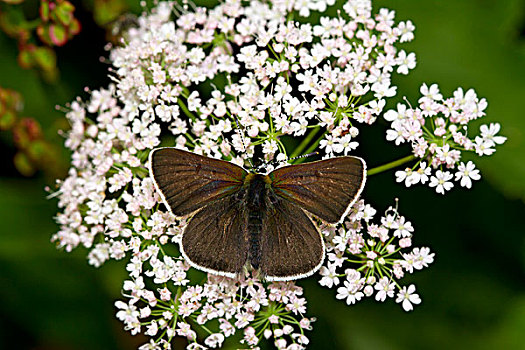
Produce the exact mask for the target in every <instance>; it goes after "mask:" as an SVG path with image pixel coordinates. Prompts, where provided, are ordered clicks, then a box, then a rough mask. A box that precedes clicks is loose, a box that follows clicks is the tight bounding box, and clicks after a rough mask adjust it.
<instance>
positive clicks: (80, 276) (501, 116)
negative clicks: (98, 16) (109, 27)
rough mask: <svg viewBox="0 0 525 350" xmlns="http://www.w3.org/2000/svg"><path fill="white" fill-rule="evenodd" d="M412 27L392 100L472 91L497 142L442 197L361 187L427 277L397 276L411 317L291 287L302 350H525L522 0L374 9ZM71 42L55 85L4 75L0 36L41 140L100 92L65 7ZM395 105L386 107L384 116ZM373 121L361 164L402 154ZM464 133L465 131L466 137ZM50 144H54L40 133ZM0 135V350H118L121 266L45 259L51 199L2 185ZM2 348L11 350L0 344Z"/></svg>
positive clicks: (6, 145) (309, 287) (6, 81)
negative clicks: (418, 254)
mask: <svg viewBox="0 0 525 350" xmlns="http://www.w3.org/2000/svg"><path fill="white" fill-rule="evenodd" d="M381 6H387V7H389V8H391V9H394V10H396V19H397V20H406V19H410V20H412V22H414V24H415V25H416V28H417V29H416V33H415V34H416V39H415V40H414V42H412V43H409V44H405V45H404V46H402V47H403V48H404V49H405V50H407V51H415V52H416V54H417V60H418V65H417V68H416V69H415V70H414V71H412V72H411V74H410V75H408V76H395V78H394V83H395V84H396V85H397V86H398V87H399V88H398V95H399V96H398V98H399V97H401V95H406V96H407V97H408V98H409V100H410V101H411V102H412V103H413V104H415V103H416V100H417V98H418V96H419V86H420V85H421V83H423V82H426V83H427V84H430V83H433V82H437V83H439V84H440V87H441V90H442V93H443V94H444V96H450V95H451V93H452V91H453V90H455V88H456V87H458V86H462V87H463V88H464V89H468V88H470V87H474V88H475V89H476V91H477V92H478V95H479V96H482V97H486V98H487V99H488V101H489V107H488V109H487V116H486V117H485V118H483V119H482V120H481V121H479V123H477V124H478V125H479V124H481V123H488V122H500V123H501V124H502V134H503V135H505V136H507V137H508V138H509V139H508V141H507V143H506V144H505V145H504V146H503V147H499V148H498V151H497V152H496V153H495V155H493V156H491V157H485V158H484V159H483V160H479V161H478V160H476V163H477V164H478V166H479V167H480V168H481V171H482V181H481V182H478V183H476V184H475V186H474V189H473V190H470V191H466V190H463V189H459V188H456V189H454V190H453V191H452V192H451V193H449V194H447V195H446V196H441V195H437V194H435V193H434V191H433V190H431V189H428V188H425V187H421V186H420V187H417V188H411V189H405V188H404V187H403V186H401V185H399V184H396V183H395V181H394V180H393V173H386V174H381V175H377V176H374V177H371V178H370V179H369V181H368V183H367V188H366V189H365V194H364V195H365V198H366V200H367V201H368V202H369V203H371V204H372V205H374V206H375V207H376V208H377V209H378V210H379V211H383V210H384V209H386V207H388V206H389V205H391V204H393V200H394V198H395V197H396V196H397V197H399V198H400V211H401V213H402V214H403V215H405V216H406V217H407V218H408V219H409V220H411V221H412V223H413V225H414V226H415V229H416V231H415V236H414V243H415V245H416V246H430V247H431V249H432V250H433V251H434V252H435V253H436V259H435V262H434V264H433V265H432V266H431V268H429V269H427V270H424V271H420V272H418V273H416V274H414V275H411V276H409V277H408V278H406V279H405V283H415V284H416V285H417V288H418V292H419V294H420V295H421V296H422V298H423V303H422V304H421V305H420V306H418V307H416V309H415V311H413V312H411V313H406V312H404V311H403V310H402V309H401V307H400V306H399V305H397V304H395V303H394V302H393V301H392V300H390V301H388V302H387V303H384V304H379V303H377V302H375V301H373V300H366V301H364V302H361V303H359V304H358V305H356V306H352V307H346V304H344V303H343V302H340V301H337V300H336V299H335V291H334V290H328V289H325V288H322V287H320V286H318V285H316V282H315V280H314V279H309V280H306V281H301V282H300V284H301V285H303V286H304V287H305V293H306V296H307V297H308V300H309V304H308V306H309V314H310V315H312V316H313V315H315V316H316V317H317V322H316V323H315V324H314V326H315V328H314V331H313V332H312V333H311V334H310V336H311V344H310V345H311V348H312V349H331V348H333V349H379V350H381V349H465V348H468V349H523V348H525V345H524V344H525V293H524V291H525V289H524V284H525V278H524V277H525V274H524V262H525V260H524V253H525V245H524V235H523V233H524V232H525V229H524V228H523V224H524V222H525V220H524V218H525V210H524V209H525V205H524V203H523V200H524V199H525V138H524V130H525V115H524V112H523V101H524V100H525V46H524V43H525V2H524V1H522V0H506V1H496V0H492V1H489V0H477V1H475V0H464V1H457V0H446V1H444V0H441V1H438V0H435V1H430V0H426V1H418V0H399V1H386V0H383V1H375V2H374V8H375V9H378V8H379V7H381ZM77 16H78V17H79V18H80V20H81V21H82V23H83V31H82V33H81V34H80V35H79V36H78V37H77V38H75V39H74V40H73V41H72V42H71V43H68V44H67V45H66V46H65V47H64V48H60V49H58V50H57V54H58V59H59V68H60V71H61V79H60V81H59V83H58V84H54V85H48V84H45V83H43V82H42V81H41V80H40V79H39V78H38V75H37V74H36V73H35V72H33V71H24V70H22V69H20V68H19V67H18V66H17V64H16V60H15V59H16V52H17V50H16V46H15V44H14V42H13V41H12V40H11V39H9V38H6V37H5V36H4V35H3V34H0V86H2V87H9V88H13V89H16V90H18V91H20V92H22V93H23V96H24V98H25V114H26V115H28V116H33V117H36V118H37V119H38V120H40V121H41V122H42V124H43V126H44V127H45V128H47V129H50V130H51V129H52V128H51V127H50V126H51V125H52V124H53V123H55V122H56V119H57V118H59V117H61V114H60V113H58V112H55V111H54V106H55V105H56V104H60V105H64V104H65V103H66V102H68V101H71V100H72V99H73V98H74V97H75V96H76V95H82V96H86V95H85V94H84V93H83V92H82V89H83V87H84V86H89V87H92V88H97V87H101V86H105V85H107V83H108V79H107V78H106V66H105V65H104V64H101V63H100V62H99V59H98V58H99V57H100V56H102V55H105V54H104V51H103V50H102V47H103V45H104V32H103V31H102V30H101V29H99V28H97V27H96V26H94V24H92V20H91V19H90V16H91V15H90V13H89V12H86V11H85V10H84V9H83V8H82V7H80V6H79V8H78V12H77ZM394 106H395V103H394V102H390V105H389V106H388V107H390V108H392V107H394ZM386 127H387V124H386V123H384V122H379V123H377V124H376V125H374V127H372V128H369V129H367V130H364V131H363V132H362V135H361V140H360V141H361V144H362V147H361V148H360V153H361V154H362V155H363V156H364V157H366V159H367V161H368V163H369V165H370V166H375V165H380V164H382V163H385V162H388V161H390V160H393V159H396V158H397V157H400V156H403V155H406V154H408V152H409V150H408V148H400V149H395V150H394V151H392V149H393V146H392V145H391V144H386V142H385V141H384V131H385V129H386ZM477 127H478V126H476V128H477ZM49 137H50V138H52V137H54V138H56V136H54V135H49ZM10 145H11V142H10V137H9V135H8V134H7V133H4V132H2V133H0V146H1V147H2V150H1V157H2V158H1V159H2V160H3V164H2V167H1V171H0V174H1V178H0V208H1V210H0V348H1V349H4V348H17V349H130V348H133V347H136V345H137V344H139V343H141V342H142V341H143V340H144V339H138V337H132V336H131V335H129V334H127V333H125V332H124V331H123V330H122V324H121V323H120V322H118V321H117V320H116V319H115V317H114V308H113V302H114V300H115V299H116V298H118V297H119V295H120V289H121V285H122V281H123V279H124V278H125V277H126V274H125V270H124V264H123V263H122V262H120V263H115V262H111V263H109V264H107V265H106V266H104V267H102V268H100V269H98V270H97V269H94V268H92V267H89V266H88V265H87V262H86V258H85V256H86V251H85V250H78V251H75V252H73V253H72V254H67V253H64V252H59V251H56V250H55V248H54V246H53V244H51V243H50V242H49V239H50V237H51V235H52V234H53V233H54V232H55V231H56V229H57V227H56V225H55V224H54V222H53V215H54V214H55V212H56V201H54V200H46V199H45V192H44V190H43V188H44V186H45V185H47V184H52V181H51V180H50V179H45V178H44V177H43V176H36V177H33V178H30V179H26V178H22V177H20V176H18V175H17V174H16V172H15V171H14V169H13V167H12V165H11V164H10V157H12V155H13V153H14V149H13V148H12V146H10ZM9 346H11V347H9Z"/></svg>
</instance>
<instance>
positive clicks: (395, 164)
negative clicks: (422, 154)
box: [366, 154, 416, 176]
mask: <svg viewBox="0 0 525 350" xmlns="http://www.w3.org/2000/svg"><path fill="white" fill-rule="evenodd" d="M414 159H416V156H415V155H413V154H411V155H409V156H406V157H404V158H401V159H398V160H394V161H393V162H390V163H387V164H384V165H380V166H378V167H375V168H372V169H370V170H368V171H367V173H366V174H367V175H368V176H372V175H375V174H379V173H382V172H384V171H387V170H390V169H392V168H396V167H398V166H400V165H403V164H405V163H408V162H410V161H411V160H414Z"/></svg>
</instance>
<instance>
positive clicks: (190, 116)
mask: <svg viewBox="0 0 525 350" xmlns="http://www.w3.org/2000/svg"><path fill="white" fill-rule="evenodd" d="M177 104H178V105H179V107H180V108H181V109H182V111H183V112H184V114H186V115H187V116H188V117H189V118H190V119H191V120H193V121H195V120H197V117H196V116H195V115H194V114H193V113H191V112H190V110H189V109H188V107H186V105H185V104H184V102H183V101H182V100H181V99H180V98H178V99H177Z"/></svg>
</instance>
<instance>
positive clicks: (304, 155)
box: [287, 152, 319, 161]
mask: <svg viewBox="0 0 525 350" xmlns="http://www.w3.org/2000/svg"><path fill="white" fill-rule="evenodd" d="M317 155H319V152H312V153H308V154H303V155H302V156H296V157H293V158H289V159H287V161H291V160H295V159H301V158H308V157H313V156H317Z"/></svg>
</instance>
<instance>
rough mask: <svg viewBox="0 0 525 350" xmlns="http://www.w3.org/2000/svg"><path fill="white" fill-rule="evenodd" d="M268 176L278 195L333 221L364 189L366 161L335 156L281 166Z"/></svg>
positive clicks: (320, 217) (340, 217) (335, 221)
mask: <svg viewBox="0 0 525 350" xmlns="http://www.w3.org/2000/svg"><path fill="white" fill-rule="evenodd" d="M269 177H270V179H271V181H272V184H271V185H272V189H273V190H274V192H275V194H276V195H277V196H278V197H280V198H283V199H286V200H288V201H291V202H292V203H295V204H296V205H298V206H300V207H301V208H303V209H304V210H306V211H308V212H309V213H311V214H313V215H315V216H316V217H318V218H319V219H321V220H323V221H325V222H327V223H331V224H335V223H337V222H339V221H341V220H342V218H343V216H344V214H345V213H346V212H347V210H348V209H349V208H350V206H351V205H352V204H353V203H355V201H356V200H357V198H358V197H359V195H360V193H361V191H362V190H363V187H364V184H365V178H366V165H365V162H364V161H363V160H362V159H361V158H357V157H337V158H332V159H326V160H321V161H317V162H312V163H306V164H299V165H291V166H286V167H282V168H279V169H277V170H274V171H273V172H271V173H270V174H269Z"/></svg>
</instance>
